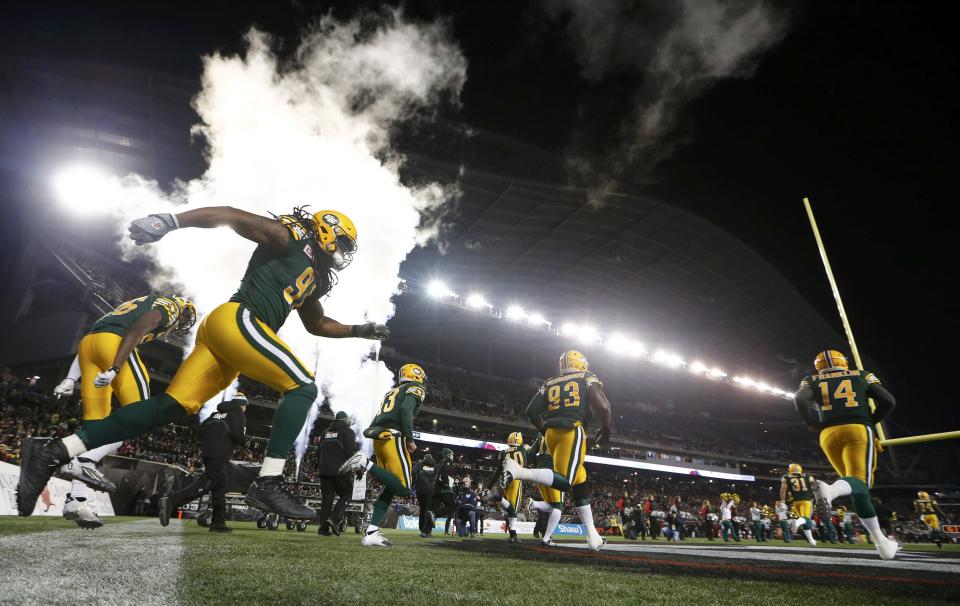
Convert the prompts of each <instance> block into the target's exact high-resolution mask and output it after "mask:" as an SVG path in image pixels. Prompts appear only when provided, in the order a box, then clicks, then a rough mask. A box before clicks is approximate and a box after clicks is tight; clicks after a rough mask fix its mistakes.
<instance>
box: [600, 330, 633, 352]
mask: <svg viewBox="0 0 960 606" xmlns="http://www.w3.org/2000/svg"><path fill="white" fill-rule="evenodd" d="M606 347H607V349H608V350H609V351H612V352H613V353H618V354H627V353H629V352H630V340H629V339H627V338H626V337H625V336H623V335H618V334H612V335H610V336H609V337H608V338H607V341H606Z"/></svg>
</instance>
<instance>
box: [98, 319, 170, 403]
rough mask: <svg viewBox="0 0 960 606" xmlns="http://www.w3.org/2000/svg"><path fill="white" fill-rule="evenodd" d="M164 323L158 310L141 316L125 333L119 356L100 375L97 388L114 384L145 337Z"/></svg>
mask: <svg viewBox="0 0 960 606" xmlns="http://www.w3.org/2000/svg"><path fill="white" fill-rule="evenodd" d="M162 321H163V314H161V313H160V310H157V309H151V310H150V311H148V312H147V313H145V314H143V315H142V316H140V318H138V319H137V321H136V322H134V323H133V326H131V327H130V328H129V329H128V330H127V332H126V333H124V335H123V339H121V340H120V347H119V348H117V355H116V356H114V358H113V365H112V366H111V367H110V368H108V369H107V370H105V371H103V372H101V373H100V374H98V375H97V378H96V379H94V381H93V384H94V385H96V386H97V387H106V386H107V385H109V384H110V383H112V382H113V379H114V378H116V376H117V373H118V372H120V369H121V368H122V367H123V364H124V362H126V361H127V358H129V357H130V354H132V353H133V350H134V349H136V347H137V345H139V344H140V341H141V340H143V336H144V335H145V334H147V333H148V332H150V331H151V330H154V329H155V328H157V327H158V326H160V322H162Z"/></svg>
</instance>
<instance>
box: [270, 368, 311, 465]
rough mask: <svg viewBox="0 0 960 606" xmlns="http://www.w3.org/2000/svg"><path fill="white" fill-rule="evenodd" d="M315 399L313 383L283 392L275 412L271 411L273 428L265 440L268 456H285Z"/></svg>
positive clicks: (283, 457)
mask: <svg viewBox="0 0 960 606" xmlns="http://www.w3.org/2000/svg"><path fill="white" fill-rule="evenodd" d="M316 399H317V386H316V385H315V384H313V383H308V384H307V385H301V386H300V387H297V388H296V389H292V390H290V391H288V392H287V393H285V394H283V397H282V398H281V399H280V403H279V404H278V405H277V412H275V413H273V428H272V429H271V430H270V441H269V442H267V456H268V457H274V458H277V459H285V458H287V455H288V454H290V449H291V448H293V443H294V442H295V441H296V439H297V436H298V435H300V431H301V430H303V424H304V422H306V420H307V415H308V414H310V407H311V406H313V401H314V400H316Z"/></svg>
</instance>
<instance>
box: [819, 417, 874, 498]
mask: <svg viewBox="0 0 960 606" xmlns="http://www.w3.org/2000/svg"><path fill="white" fill-rule="evenodd" d="M873 438H874V435H873V428H872V427H869V426H867V425H861V424H859V423H850V424H847V425H834V426H833V427H827V428H826V429H824V430H823V431H821V432H820V448H822V449H823V452H824V454H826V455H827V459H828V460H829V461H830V465H832V466H833V468H834V469H835V470H836V471H837V474H839V475H840V477H841V478H843V477H846V476H853V477H855V478H859V479H860V480H862V481H863V482H864V483H865V484H866V485H867V488H870V487H872V486H873V474H874V472H875V471H876V469H877V449H876V445H875V444H874V440H873Z"/></svg>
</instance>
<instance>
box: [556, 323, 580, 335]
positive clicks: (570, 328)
mask: <svg viewBox="0 0 960 606" xmlns="http://www.w3.org/2000/svg"><path fill="white" fill-rule="evenodd" d="M578 332H580V326H579V325H578V324H577V323H576V322H565V323H564V325H563V328H561V329H560V333H561V334H562V335H563V336H565V337H573V336H576V334H577V333H578Z"/></svg>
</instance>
